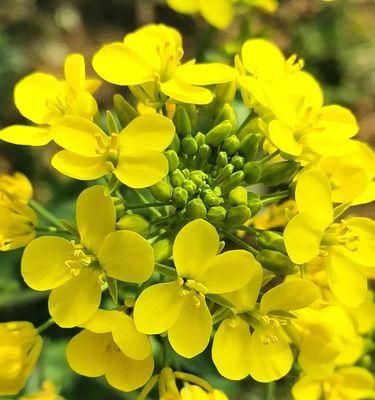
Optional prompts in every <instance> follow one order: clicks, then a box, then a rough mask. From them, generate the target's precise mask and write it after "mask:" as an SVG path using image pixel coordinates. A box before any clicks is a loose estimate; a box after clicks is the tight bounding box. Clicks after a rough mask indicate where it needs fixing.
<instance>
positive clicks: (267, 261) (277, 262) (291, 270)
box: [256, 249, 299, 275]
mask: <svg viewBox="0 0 375 400" xmlns="http://www.w3.org/2000/svg"><path fill="white" fill-rule="evenodd" d="M256 259H257V260H258V261H259V262H260V263H261V264H262V266H263V267H264V268H265V269H268V270H269V271H272V272H274V273H275V274H276V275H292V274H295V273H297V272H298V271H299V268H298V266H297V265H295V264H293V263H292V261H291V260H290V259H289V257H287V256H286V255H285V254H282V253H280V252H278V251H274V250H268V249H266V250H261V251H260V252H259V254H258V255H257V256H256Z"/></svg>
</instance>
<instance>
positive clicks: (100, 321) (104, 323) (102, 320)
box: [82, 309, 118, 333]
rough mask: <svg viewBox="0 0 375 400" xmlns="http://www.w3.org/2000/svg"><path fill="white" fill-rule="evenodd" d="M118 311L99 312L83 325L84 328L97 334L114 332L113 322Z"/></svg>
mask: <svg viewBox="0 0 375 400" xmlns="http://www.w3.org/2000/svg"><path fill="white" fill-rule="evenodd" d="M117 312H118V311H115V310H113V311H107V310H100V309H99V310H97V311H96V312H95V313H94V315H93V316H92V317H91V318H89V319H88V320H87V321H85V323H84V324H83V325H82V326H83V327H84V328H86V329H87V330H89V331H91V332H95V333H108V332H111V331H112V324H113V320H114V319H115V318H116V313H117Z"/></svg>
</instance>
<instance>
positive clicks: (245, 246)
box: [223, 230, 259, 256]
mask: <svg viewBox="0 0 375 400" xmlns="http://www.w3.org/2000/svg"><path fill="white" fill-rule="evenodd" d="M223 233H224V235H225V236H226V237H227V238H228V239H230V240H231V241H232V242H234V243H237V244H238V245H239V246H241V247H242V248H243V249H245V250H247V251H249V252H250V253H252V254H254V255H255V256H256V255H257V254H258V253H259V251H258V250H257V249H254V247H253V246H250V245H249V244H248V243H246V242H244V241H243V240H241V239H240V238H239V237H237V236H236V235H233V233H231V232H228V231H227V230H223Z"/></svg>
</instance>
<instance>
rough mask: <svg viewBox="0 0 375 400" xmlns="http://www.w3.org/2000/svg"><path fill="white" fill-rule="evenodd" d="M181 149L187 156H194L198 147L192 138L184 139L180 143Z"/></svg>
mask: <svg viewBox="0 0 375 400" xmlns="http://www.w3.org/2000/svg"><path fill="white" fill-rule="evenodd" d="M181 148H182V151H183V152H184V153H185V154H187V155H188V156H195V154H197V151H198V145H197V142H196V141H195V140H194V138H193V136H186V137H184V138H183V139H182V142H181Z"/></svg>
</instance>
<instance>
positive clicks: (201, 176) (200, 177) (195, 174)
mask: <svg viewBox="0 0 375 400" xmlns="http://www.w3.org/2000/svg"><path fill="white" fill-rule="evenodd" d="M206 177H207V175H206V174H205V173H204V172H203V171H200V170H196V171H192V172H190V179H191V180H192V181H193V182H194V183H195V184H196V185H197V187H201V186H202V185H203V183H204V181H205V179H206Z"/></svg>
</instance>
